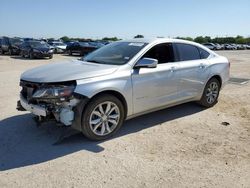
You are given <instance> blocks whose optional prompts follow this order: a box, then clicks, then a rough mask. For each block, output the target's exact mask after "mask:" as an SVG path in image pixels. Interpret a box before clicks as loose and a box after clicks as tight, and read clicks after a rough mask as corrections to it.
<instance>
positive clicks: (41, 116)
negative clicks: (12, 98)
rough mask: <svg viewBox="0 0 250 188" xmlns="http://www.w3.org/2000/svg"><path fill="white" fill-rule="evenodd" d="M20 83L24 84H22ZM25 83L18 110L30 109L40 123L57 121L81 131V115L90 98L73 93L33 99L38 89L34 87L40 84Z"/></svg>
mask: <svg viewBox="0 0 250 188" xmlns="http://www.w3.org/2000/svg"><path fill="white" fill-rule="evenodd" d="M20 85H21V86H22V84H20ZM24 85H25V86H23V89H22V91H21V93H20V100H19V101H18V102H17V108H16V109H17V110H19V111H29V112H31V113H32V114H34V115H35V116H36V118H35V119H36V120H37V122H38V123H39V125H40V124H41V123H43V122H46V121H56V122H58V123H59V124H60V125H61V126H62V125H63V126H66V127H72V128H74V129H76V130H78V131H81V116H82V112H83V108H84V106H85V104H86V102H87V100H88V99H87V98H86V97H84V96H82V95H79V94H75V93H73V94H72V96H70V97H69V98H60V99H59V98H58V99H45V100H43V99H32V98H31V96H32V93H34V91H33V90H36V89H34V88H37V87H39V86H37V84H34V83H31V84H30V83H28V84H26V83H25V84H24ZM26 86H28V87H26ZM24 91H25V92H24ZM30 91H31V92H30Z"/></svg>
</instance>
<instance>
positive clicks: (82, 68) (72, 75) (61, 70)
mask: <svg viewBox="0 0 250 188" xmlns="http://www.w3.org/2000/svg"><path fill="white" fill-rule="evenodd" d="M117 69H118V66H116V65H105V64H97V63H89V62H85V61H80V60H70V61H65V62H61V63H53V64H49V65H43V66H40V67H37V68H33V69H30V70H28V71H25V72H24V73H23V74H22V75H21V80H25V81H30V82H38V83H50V82H64V81H71V80H79V79H85V78H92V77H97V76H103V75H107V74H111V73H112V72H114V71H116V70H117Z"/></svg>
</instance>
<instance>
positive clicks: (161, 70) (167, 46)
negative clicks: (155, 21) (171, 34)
mask: <svg viewBox="0 0 250 188" xmlns="http://www.w3.org/2000/svg"><path fill="white" fill-rule="evenodd" d="M144 57H145V58H153V59H157V60H158V65H157V67H156V68H141V69H134V70H133V73H132V83H133V101H134V102H133V103H134V113H135V114H137V113H141V112H145V111H148V110H151V109H155V108H158V107H161V106H165V105H167V104H171V103H174V102H175V101H177V100H178V97H177V94H178V91H177V86H178V82H179V81H178V79H179V77H178V74H179V73H178V63H177V62H175V56H174V50H173V46H172V44H171V43H164V44H158V45H156V46H154V47H152V48H151V49H150V50H149V51H148V52H146V53H145V54H144V56H143V57H142V58H144Z"/></svg>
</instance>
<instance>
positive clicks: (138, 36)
mask: <svg viewBox="0 0 250 188" xmlns="http://www.w3.org/2000/svg"><path fill="white" fill-rule="evenodd" d="M134 38H135V39H138V38H144V36H143V35H136V36H134Z"/></svg>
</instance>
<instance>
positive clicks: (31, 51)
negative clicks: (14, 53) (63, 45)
mask: <svg viewBox="0 0 250 188" xmlns="http://www.w3.org/2000/svg"><path fill="white" fill-rule="evenodd" d="M20 55H21V56H22V57H29V58H31V59H33V58H42V57H49V58H50V59H51V58H52V57H53V49H51V48H50V46H49V45H48V44H47V43H45V42H42V41H26V42H23V44H22V46H21V52H20Z"/></svg>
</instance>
